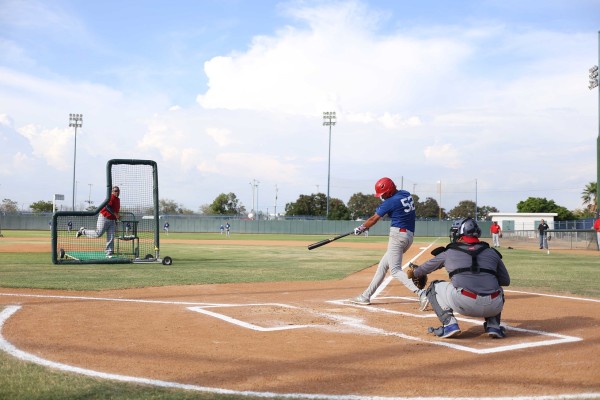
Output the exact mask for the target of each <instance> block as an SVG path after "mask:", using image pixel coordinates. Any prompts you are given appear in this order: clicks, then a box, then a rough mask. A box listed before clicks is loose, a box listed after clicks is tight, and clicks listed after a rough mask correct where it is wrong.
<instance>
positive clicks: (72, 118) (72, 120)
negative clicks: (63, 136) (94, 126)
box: [69, 114, 83, 211]
mask: <svg viewBox="0 0 600 400" xmlns="http://www.w3.org/2000/svg"><path fill="white" fill-rule="evenodd" d="M82 125H83V114H69V127H70V128H75V146H74V150H73V211H75V165H76V161H77V128H81V127H82Z"/></svg>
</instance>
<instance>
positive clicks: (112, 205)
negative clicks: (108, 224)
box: [100, 194, 121, 219]
mask: <svg viewBox="0 0 600 400" xmlns="http://www.w3.org/2000/svg"><path fill="white" fill-rule="evenodd" d="M107 208H108V209H110V210H112V214H111V213H110V211H108V210H107ZM120 209H121V199H119V198H118V197H117V196H115V195H114V194H111V195H110V200H109V201H108V204H107V205H106V206H105V207H102V210H100V213H101V214H102V215H104V216H105V217H106V218H108V219H117V218H116V217H115V216H114V215H113V214H116V215H119V210H120Z"/></svg>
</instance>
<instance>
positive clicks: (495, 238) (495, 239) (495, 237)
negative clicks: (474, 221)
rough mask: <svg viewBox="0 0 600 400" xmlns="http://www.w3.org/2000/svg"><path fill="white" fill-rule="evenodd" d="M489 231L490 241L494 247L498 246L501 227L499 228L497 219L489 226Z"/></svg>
mask: <svg viewBox="0 0 600 400" xmlns="http://www.w3.org/2000/svg"><path fill="white" fill-rule="evenodd" d="M490 232H491V233H492V243H493V245H494V247H500V233H501V232H502V229H500V225H498V221H494V223H493V224H492V226H490Z"/></svg>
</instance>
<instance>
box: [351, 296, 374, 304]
mask: <svg viewBox="0 0 600 400" xmlns="http://www.w3.org/2000/svg"><path fill="white" fill-rule="evenodd" d="M350 302H351V303H354V304H360V305H361V306H368V305H369V304H371V302H370V301H369V299H367V298H366V297H365V296H363V295H362V294H361V295H360V296H356V297H354V298H352V299H350Z"/></svg>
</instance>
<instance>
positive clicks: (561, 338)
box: [328, 297, 583, 354]
mask: <svg viewBox="0 0 600 400" xmlns="http://www.w3.org/2000/svg"><path fill="white" fill-rule="evenodd" d="M386 298H395V299H406V300H413V299H411V298H406V297H386ZM328 303H332V304H336V305H341V306H347V307H353V308H361V309H363V310H365V311H368V312H372V313H387V314H395V315H402V316H407V317H413V318H435V319H436V321H437V316H436V315H435V314H433V313H426V314H413V313H410V312H404V311H397V310H390V309H387V308H385V307H380V306H377V307H373V306H372V305H370V306H361V305H358V304H353V303H351V302H350V301H348V300H332V301H328ZM456 319H457V320H458V321H462V322H467V323H471V324H473V325H481V324H482V323H481V321H479V320H475V319H471V318H464V317H457V318H456ZM504 327H505V328H506V330H507V331H510V330H512V331H518V332H524V333H529V334H532V335H539V336H550V337H554V338H556V339H553V340H542V341H536V342H528V343H517V344H513V345H505V346H496V347H490V348H486V349H478V348H475V347H470V346H465V345H462V344H457V343H456V342H453V341H452V339H451V340H446V339H437V340H427V339H422V338H419V337H414V336H408V335H404V334H399V333H398V332H389V331H382V332H381V334H383V335H389V336H399V337H402V338H404V339H408V340H414V341H418V342H425V343H429V344H433V345H436V346H444V347H449V348H451V349H455V350H460V351H466V352H469V353H474V354H491V353H499V352H503V351H511V350H518V349H525V348H531V347H539V346H550V345H557V344H563V343H570V342H579V341H581V340H583V339H582V338H579V337H575V336H568V335H560V334H557V333H552V332H545V331H539V330H530V329H524V328H516V327H512V326H509V325H504ZM490 340H492V339H490ZM500 342H501V340H494V343H500Z"/></svg>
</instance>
